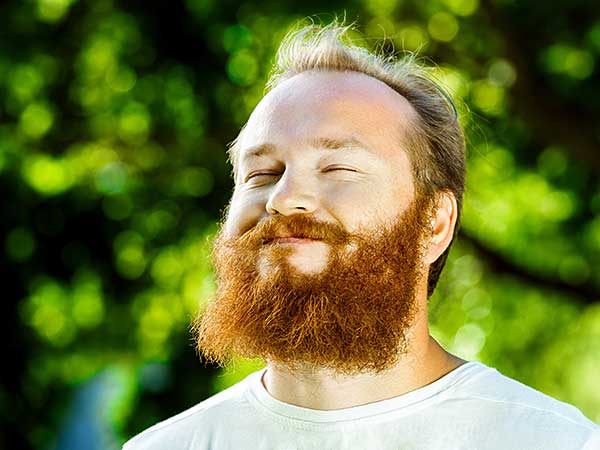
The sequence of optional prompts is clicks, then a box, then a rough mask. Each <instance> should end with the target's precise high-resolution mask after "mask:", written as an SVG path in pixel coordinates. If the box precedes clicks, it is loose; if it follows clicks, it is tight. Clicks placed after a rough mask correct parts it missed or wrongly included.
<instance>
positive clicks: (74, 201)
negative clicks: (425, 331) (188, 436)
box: [0, 0, 600, 449]
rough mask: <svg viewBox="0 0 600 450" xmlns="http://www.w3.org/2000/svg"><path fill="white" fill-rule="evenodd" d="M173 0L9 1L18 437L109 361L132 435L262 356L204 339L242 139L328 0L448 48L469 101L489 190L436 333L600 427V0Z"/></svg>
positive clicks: (5, 151)
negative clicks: (216, 252)
mask: <svg viewBox="0 0 600 450" xmlns="http://www.w3.org/2000/svg"><path fill="white" fill-rule="evenodd" d="M165 4H166V5H167V6H165V5H162V6H161V2H132V3H129V2H127V3H126V2H123V3H119V2H116V1H110V0H100V1H95V2H76V1H72V0H60V1H58V0H31V1H28V2H18V1H12V2H8V3H7V4H6V5H5V6H3V7H2V11H0V12H1V13H2V16H3V17H10V18H11V20H9V21H7V23H6V24H5V25H6V28H5V29H4V31H3V37H2V41H1V42H0V181H1V186H2V189H3V194H4V199H5V201H4V202H3V206H2V214H3V215H2V217H3V218H4V220H3V224H2V226H3V233H2V236H3V239H4V247H3V249H4V256H5V258H6V260H7V261H9V262H10V269H9V270H8V272H7V277H6V280H4V285H5V286H6V287H7V289H6V292H7V295H8V296H7V297H6V304H7V306H5V308H6V309H5V317H6V319H5V320H7V324H9V325H7V327H6V330H7V332H8V333H15V334H14V335H9V336H7V337H6V340H7V341H8V342H17V343H18V345H13V346H11V349H10V350H9V353H8V357H9V358H10V359H11V360H13V364H12V368H13V369H12V372H10V370H11V369H9V372H8V373H7V374H6V375H4V377H5V380H4V381H5V382H3V385H4V386H5V387H3V388H2V390H0V412H1V413H2V415H3V417H5V418H9V417H18V415H17V416H15V415H13V414H12V412H11V411H12V410H13V408H14V405H15V404H20V405H24V406H22V408H24V409H25V410H28V411H29V412H32V413H33V414H32V415H33V416H37V418H38V419H39V420H38V421H37V422H36V423H35V424H34V423H30V422H27V421H20V422H19V421H18V420H15V419H7V420H8V421H9V422H10V423H11V427H12V428H13V429H14V430H15V431H14V433H15V435H7V436H8V437H6V438H0V446H2V443H5V444H6V445H7V446H8V447H11V448H13V447H14V448H16V444H14V442H23V443H26V444H27V445H30V446H31V447H32V448H40V449H41V448H46V447H45V443H46V442H48V440H49V439H50V440H51V439H54V438H55V430H56V429H58V427H59V425H60V420H61V414H60V413H61V411H63V409H64V403H65V401H66V399H67V398H68V397H67V395H68V393H69V392H70V389H72V387H73V386H76V385H79V384H80V383H83V382H85V381H86V380H89V379H90V378H91V377H93V376H94V375H95V374H98V373H99V372H101V371H102V370H104V369H105V368H107V367H111V368H116V372H115V373H116V374H117V375H116V376H117V378H118V379H119V380H122V382H120V383H121V384H120V386H121V391H120V392H121V393H120V394H119V397H118V399H113V400H111V401H107V403H106V404H107V405H108V406H107V408H108V411H107V412H106V414H107V415H108V416H109V417H110V418H111V420H112V422H113V424H114V426H115V428H116V429H118V430H119V431H120V432H122V433H123V434H124V435H131V434H134V433H136V432H138V431H140V430H141V428H144V427H145V426H148V425H150V424H152V423H153V422H154V421H157V420H159V419H162V418H165V417H167V416H168V415H170V414H172V413H175V412H177V411H180V410H182V409H184V407H187V406H191V405H192V404H194V403H196V402H197V401H200V400H202V399H203V398H204V397H206V396H207V395H210V394H212V393H214V392H216V391H218V390H221V389H223V388H225V387H226V386H229V385H231V384H233V383H235V382H236V381H237V380H239V379H240V378H242V377H243V376H245V375H246V374H247V373H249V372H250V371H253V370H256V368H258V367H260V362H256V361H239V363H237V364H236V365H235V368H230V369H227V370H226V371H224V373H223V374H222V375H219V376H218V377H214V376H213V374H212V372H210V371H208V370H206V369H204V370H203V368H202V365H201V364H200V363H196V361H193V363H196V365H190V363H189V360H191V359H193V358H194V357H193V355H192V354H191V353H192V352H188V353H185V352H184V350H183V349H188V350H189V349H191V345H190V341H189V335H188V334H187V333H188V331H187V330H188V326H189V321H190V318H191V317H192V316H193V315H194V314H195V312H196V311H197V310H198V309H199V308H200V307H201V306H202V304H203V302H207V301H208V300H209V299H210V296H211V294H212V292H214V280H213V278H212V272H211V268H210V261H209V255H210V239H211V236H213V234H214V231H215V224H216V222H217V220H218V219H219V217H220V212H221V211H222V209H223V207H224V205H225V204H226V201H227V199H228V197H229V195H230V192H231V186H232V182H231V180H230V167H229V166H228V165H227V163H226V154H225V149H226V144H227V143H228V142H230V141H231V140H232V139H233V138H234V137H235V136H236V133H237V132H238V131H239V128H240V127H241V126H242V125H243V123H244V122H245V121H246V119H247V117H248V115H249V113H250V111H251V110H252V108H253V107H254V106H255V105H256V103H257V102H258V101H259V99H260V97H261V96H262V93H263V86H264V82H265V79H266V77H267V75H268V71H269V65H270V62H271V61H272V58H273V53H274V50H275V48H276V46H277V44H278V42H279V41H280V39H281V37H282V36H283V34H284V33H285V31H286V30H287V29H288V28H289V27H290V25H292V24H294V23H295V22H296V21H297V20H298V19H301V18H302V17H305V16H307V15H311V14H314V12H316V11H322V10H323V9H324V8H326V9H328V10H329V11H330V12H331V15H323V16H322V18H323V19H324V20H325V21H327V20H329V19H330V18H332V17H333V13H338V15H339V16H344V14H345V15H346V16H347V17H348V19H349V20H354V19H355V18H357V19H358V20H357V22H358V24H359V25H360V29H361V30H362V31H363V32H364V33H365V35H366V38H365V40H364V41H365V42H366V44H367V45H369V46H371V47H373V48H382V49H384V50H390V49H397V51H402V50H407V51H418V52H419V53H420V55H421V56H422V57H423V58H424V59H426V60H427V61H433V62H435V63H436V64H437V66H436V67H435V69H434V71H433V73H434V74H435V76H436V77H437V78H438V80H439V81H440V83H441V84H442V85H443V86H445V87H446V88H447V89H448V91H449V92H451V93H452V95H454V96H455V98H457V100H458V103H459V110H460V120H461V122H462V123H463V124H464V126H465V128H466V130H467V138H468V186H467V194H466V197H465V204H464V216H463V218H462V231H461V235H460V237H459V240H458V242H457V243H456V244H455V247H454V249H453V251H452V254H451V258H450V260H449V262H448V266H447V268H446V270H445V273H444V274H443V276H442V280H441V284H440V286H439V287H438V290H437V292H436V294H435V295H434V297H433V298H432V299H431V309H430V316H431V322H432V331H433V334H434V336H435V337H436V338H438V339H439V340H440V341H441V342H442V343H443V344H444V345H445V346H447V348H448V349H449V350H450V351H452V352H455V353H456V354H458V355H459V356H462V357H463V358H467V359H480V360H482V361H484V362H486V363H488V364H491V365H494V366H496V367H498V368H499V369H500V370H501V371H502V372H504V373H506V374H507V375H510V376H513V377H515V378H517V379H519V380H521V381H524V382H526V383H528V384H530V385H532V386H534V387H536V388H538V389H541V390H542V391H544V392H547V393H549V394H550V395H553V396H556V397H558V398H560V399H563V400H565V401H568V402H572V403H573V404H575V405H576V406H578V407H579V408H581V409H582V410H583V411H584V413H586V414H587V415H588V416H589V417H590V418H592V419H594V420H596V421H600V391H599V390H598V388H597V386H596V384H597V383H596V380H597V379H598V376H599V375H600V363H599V360H598V357H597V355H598V354H599V352H600V348H599V346H600V309H599V305H598V303H597V302H598V301H599V300H600V277H598V268H599V267H600V183H599V182H598V174H599V173H600V158H599V157H598V154H597V143H598V135H597V126H596V127H595V126H592V124H594V125H597V121H598V117H599V113H600V110H599V109H598V107H597V105H598V104H599V103H600V87H599V86H600V83H598V72H597V67H598V64H597V63H598V55H600V22H598V21H594V17H598V11H597V7H596V6H595V5H594V4H593V2H592V3H589V4H585V5H584V4H583V3H581V2H579V3H576V4H571V3H568V2H566V1H559V2H555V3H553V4H552V5H550V4H542V3H540V2H534V3H528V4H527V5H525V4H524V3H522V2H511V1H502V2H500V1H498V2H493V1H483V0H482V1H481V2H480V1H479V0H438V1H430V2H419V1H416V0H403V1H396V0H361V1H356V2H352V3H351V4H350V5H348V4H345V3H344V2H334V3H328V4H327V5H325V6H324V5H321V4H312V5H311V4H306V6H304V7H299V6H298V5H296V4H294V3H293V2H283V3H281V2H279V3H277V5H275V4H273V3H270V4H269V5H268V6H261V4H260V3H249V2H247V3H243V4H228V3H223V2H221V3H219V2H214V1H208V0H186V1H184V2H182V3H177V4H176V5H171V3H165ZM343 8H346V9H345V10H344V9H343ZM13 323H18V324H19V325H20V326H22V327H24V328H21V327H19V328H18V329H19V330H24V331H19V332H17V328H16V325H14V324H13ZM15 336H16V337H15ZM23 349H24V350H23ZM183 367H186V369H185V370H183ZM167 374H173V375H170V376H168V375H167ZM23 386H26V388H24V387H23ZM49 392H55V393H58V394H57V395H56V396H52V397H50V396H49ZM161 393H162V395H164V397H157V396H158V395H160V394H161ZM16 433H20V434H22V435H23V436H25V435H26V436H28V437H27V438H25V437H23V438H21V439H22V441H18V438H17V437H15V436H16ZM3 439H4V441H3ZM13 441H14V442H13ZM9 443H10V444H11V445H9ZM13 444H14V445H13Z"/></svg>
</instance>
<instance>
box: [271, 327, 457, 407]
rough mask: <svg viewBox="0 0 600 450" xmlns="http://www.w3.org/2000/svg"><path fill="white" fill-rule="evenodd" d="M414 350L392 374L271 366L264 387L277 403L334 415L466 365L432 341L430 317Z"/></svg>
mask: <svg viewBox="0 0 600 450" xmlns="http://www.w3.org/2000/svg"><path fill="white" fill-rule="evenodd" d="M409 342H410V345H409V350H408V352H407V353H406V354H404V355H403V356H402V357H401V358H400V360H399V362H398V363H397V364H396V365H395V366H394V367H393V368H391V369H389V370H388V371H385V372H383V373H378V374H360V375H352V376H341V375H336V374H332V373H331V372H329V371H327V370H324V369H319V368H306V369H305V370H295V371H293V372H292V371H290V370H289V369H287V368H286V367H285V366H282V365H278V364H276V363H274V362H271V361H269V362H268V364H267V371H266V372H265V375H264V377H263V380H262V381H263V384H264V386H265V388H266V389H267V391H268V392H269V394H271V395H272V396H273V397H274V398H276V399H277V400H280V401H282V402H285V403H289V404H292V405H296V406H301V407H304V408H310V409H319V410H334V409H342V408H350V407H353V406H359V405H364V404H367V403H373V402H377V401H381V400H386V399H389V398H393V397H397V396H399V395H402V394H405V393H407V392H410V391H413V390H415V389H418V388H420V387H423V386H426V385H428V384H430V383H432V382H434V381H435V380H437V379H439V378H441V377H442V376H444V375H446V374H447V373H449V372H451V371H452V370H454V369H456V368H457V367H458V366H460V365H462V364H463V363H465V362H466V361H464V360H462V359H460V358H458V357H456V356H454V355H452V354H450V353H448V352H446V351H445V350H444V349H443V348H442V347H441V346H440V345H439V344H438V343H437V342H436V340H435V339H434V338H433V337H431V336H430V334H429V330H428V327H427V320H426V318H425V319H424V320H423V319H422V320H420V321H419V322H417V323H415V325H414V327H413V328H412V329H411V335H410V341H409Z"/></svg>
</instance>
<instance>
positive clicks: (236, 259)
mask: <svg viewBox="0 0 600 450" xmlns="http://www.w3.org/2000/svg"><path fill="white" fill-rule="evenodd" d="M430 207H431V204H430V201H428V200H427V199H423V198H419V199H417V200H416V201H415V202H413V204H412V205H411V206H410V207H409V208H408V209H407V210H406V211H405V212H404V213H403V214H402V216H401V217H400V218H399V220H398V221H397V222H396V223H395V224H394V225H393V226H392V227H383V226H379V227H374V228H372V229H369V230H368V235H365V234H350V233H348V232H346V231H345V230H343V229H342V228H341V227H340V226H338V225H336V224H330V223H322V222H316V221H315V220H314V219H312V218H311V217H309V216H304V215H301V214H295V215H291V216H277V217H269V218H268V219H265V220H263V221H261V222H260V223H259V224H257V225H256V226H255V227H254V228H252V229H251V230H249V231H248V232H246V233H245V234H244V235H242V236H241V237H236V238H231V239H226V238H225V237H224V235H223V231H222V229H221V231H220V232H219V234H218V235H217V238H216V240H215V244H214V249H213V260H214V264H215V268H216V275H217V282H218V289H217V292H216V298H215V300H214V301H213V302H211V303H210V304H209V305H208V307H207V308H206V311H205V312H204V313H202V312H200V314H199V315H198V316H197V317H196V319H195V320H194V323H193V332H194V334H195V338H196V341H197V349H198V351H199V352H200V353H201V354H203V355H204V357H205V358H206V359H207V361H209V362H213V363H217V364H220V365H225V364H227V363H228V362H229V360H230V359H231V358H233V357H234V356H235V355H238V356H242V357H248V358H253V357H262V358H264V359H268V360H270V361H273V362H275V363H277V364H281V365H284V366H286V367H288V368H289V369H290V370H294V369H298V368H301V367H303V368H306V367H307V366H308V367H315V368H322V369H329V370H331V371H333V372H334V373H337V374H341V375H355V374H360V373H379V372H382V371H384V370H387V369H389V368H391V367H393V366H394V365H395V364H396V363H397V362H398V358H399V357H400V356H402V355H403V354H405V353H406V351H407V332H408V330H409V329H410V327H411V325H412V324H413V322H414V318H415V314H416V310H417V302H416V299H415V294H416V288H417V285H418V283H419V282H420V280H421V277H422V276H423V274H425V273H426V270H425V269H424V267H423V262H422V257H423V250H424V248H423V245H422V238H423V235H424V233H425V230H428V229H429V218H430V214H429V212H430V209H431V208H430ZM284 233H287V234H288V235H293V236H299V237H307V238H312V239H320V240H321V241H323V242H325V243H326V244H328V245H329V247H330V253H329V261H328V264H327V266H326V268H325V269H324V270H322V271H321V272H319V273H317V274H312V275H307V274H304V273H302V272H300V271H298V270H297V269H296V268H294V267H293V266H292V265H290V264H289V262H288V261H287V258H288V256H289V254H290V253H291V252H293V251H294V250H293V249H292V248H290V247H288V246H280V245H273V244H269V241H270V240H272V239H273V238H274V237H276V236H280V235H282V234H284ZM348 244H350V245H351V246H352V248H353V250H349V246H348ZM265 259H268V260H269V261H274V264H275V265H274V269H273V270H270V271H269V272H268V273H267V274H261V273H260V271H259V260H263V261H264V260H265Z"/></svg>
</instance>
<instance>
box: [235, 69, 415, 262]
mask: <svg viewBox="0 0 600 450" xmlns="http://www.w3.org/2000/svg"><path fill="white" fill-rule="evenodd" d="M414 115H415V113H414V110H413V109H412V107H411V106H410V104H409V103H408V102H407V101H406V100H405V99H404V98H403V97H402V96H400V95H398V94H397V93H395V92H394V91H393V90H392V89H391V88H390V87H388V86H387V85H385V84H384V83H382V82H380V81H378V80H376V79H374V78H371V77H368V76H366V75H363V74H358V73H337V72H324V73H323V72H321V73H310V72H309V73H302V74H299V75H296V76H295V77H293V78H291V79H289V80H287V81H285V82H283V83H282V84H280V85H279V86H278V87H277V88H276V89H275V90H273V91H272V92H270V93H269V94H268V95H267V96H266V97H265V98H264V99H263V100H262V101H261V102H260V104H259V105H258V106H257V108H256V109H255V111H254V112H253V113H252V115H251V117H250V119H249V121H248V124H247V126H246V128H245V130H244V132H243V133H242V135H241V137H240V139H239V149H240V150H239V154H238V156H237V161H236V169H237V170H236V180H235V181H236V187H235V191H234V194H233V197H232V199H231V203H230V207H229V214H228V216H227V220H226V222H225V230H224V231H225V233H226V234H228V235H229V236H240V235H242V234H243V233H244V232H246V231H248V230H249V229H251V228H252V227H254V226H256V225H257V224H258V223H259V222H260V221H261V220H264V219H265V218H268V217H273V216H290V215H296V214H300V215H305V216H310V217H311V218H313V219H315V220H317V221H320V222H326V223H331V224H336V225H339V226H341V227H342V228H343V229H344V230H346V231H347V232H358V231H359V230H361V229H364V230H369V228H371V227H372V225H373V224H382V223H385V224H388V225H389V224H391V223H392V222H393V221H395V220H396V219H397V218H398V215H399V214H400V213H401V212H402V211H403V210H404V209H405V208H406V207H407V206H408V205H409V204H410V202H411V201H412V200H413V199H414V188H413V177H412V172H411V165H410V161H409V158H408V156H407V152H406V149H405V148H402V141H403V140H402V137H403V135H404V134H405V133H409V132H411V131H410V129H411V127H412V120H413V117H414ZM279 245H280V246H286V247H289V248H291V249H293V251H291V252H290V254H289V257H288V261H289V262H290V263H292V264H293V265H294V266H295V267H296V268H297V269H298V270H300V271H304V272H306V273H318V272H319V271H321V270H323V268H324V267H325V266H326V264H327V261H328V257H329V256H328V255H329V252H330V250H331V249H330V248H329V246H327V245H325V244H323V243H322V242H319V241H316V240H291V239H288V240H280V241H279Z"/></svg>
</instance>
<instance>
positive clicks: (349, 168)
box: [323, 166, 358, 172]
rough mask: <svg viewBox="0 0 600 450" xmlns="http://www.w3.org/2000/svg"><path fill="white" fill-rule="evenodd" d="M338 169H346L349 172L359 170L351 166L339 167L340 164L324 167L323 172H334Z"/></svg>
mask: <svg viewBox="0 0 600 450" xmlns="http://www.w3.org/2000/svg"><path fill="white" fill-rule="evenodd" d="M337 170H345V171H347V172H358V170H356V169H353V168H351V167H339V166H332V167H326V168H325V169H323V172H334V171H337Z"/></svg>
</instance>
